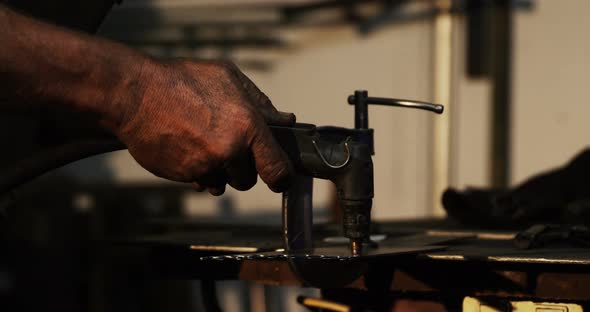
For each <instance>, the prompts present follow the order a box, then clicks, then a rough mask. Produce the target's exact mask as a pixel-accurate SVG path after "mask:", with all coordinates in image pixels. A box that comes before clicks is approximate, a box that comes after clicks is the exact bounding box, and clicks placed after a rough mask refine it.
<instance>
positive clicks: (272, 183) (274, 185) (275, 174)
mask: <svg viewBox="0 0 590 312" xmlns="http://www.w3.org/2000/svg"><path fill="white" fill-rule="evenodd" d="M251 149H252V155H253V156H254V163H255V165H256V171H257V172H258V174H259V175H260V178H261V179H262V181H264V183H266V184H267V185H268V188H270V189H271V190H272V191H273V192H276V193H280V192H284V191H286V190H287V188H288V187H289V184H290V179H291V171H292V170H291V167H290V165H289V160H288V158H287V156H286V154H285V152H283V150H282V149H281V147H280V146H279V145H278V144H277V142H276V141H275V139H274V137H273V136H272V133H271V132H270V129H269V128H268V127H267V126H266V125H262V126H261V127H258V129H257V131H256V133H255V134H254V137H253V139H252V144H251Z"/></svg>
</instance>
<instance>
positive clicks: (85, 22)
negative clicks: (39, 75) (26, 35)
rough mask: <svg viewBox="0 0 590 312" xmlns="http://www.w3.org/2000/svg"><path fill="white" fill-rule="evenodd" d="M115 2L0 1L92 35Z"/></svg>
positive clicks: (25, 12) (26, 12) (33, 15)
mask: <svg viewBox="0 0 590 312" xmlns="http://www.w3.org/2000/svg"><path fill="white" fill-rule="evenodd" d="M116 2H120V1H117V0H0V3H3V4H5V5H7V6H9V7H11V8H12V9H14V10H16V11H19V12H21V13H24V14H27V15H29V16H32V17H35V18H38V19H41V20H44V21H46V22H50V23H53V24H56V25H59V26H63V27H67V28H71V29H76V30H80V31H85V32H88V33H94V32H96V30H97V29H98V27H99V26H100V23H101V22H102V20H103V19H104V17H105V16H106V14H107V13H108V12H109V11H110V9H111V8H112V6H113V4H115V3H116Z"/></svg>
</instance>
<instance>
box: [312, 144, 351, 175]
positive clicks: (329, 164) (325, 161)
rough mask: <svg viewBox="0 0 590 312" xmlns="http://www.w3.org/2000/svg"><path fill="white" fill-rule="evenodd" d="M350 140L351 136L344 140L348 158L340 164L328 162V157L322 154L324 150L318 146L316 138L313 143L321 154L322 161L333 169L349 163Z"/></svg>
mask: <svg viewBox="0 0 590 312" xmlns="http://www.w3.org/2000/svg"><path fill="white" fill-rule="evenodd" d="M349 141H350V137H347V138H346V141H345V142H344V148H345V149H346V160H345V161H344V162H343V163H342V164H339V165H334V164H331V163H329V162H328V160H326V158H325V157H324V155H322V152H321V151H320V148H319V147H318V144H317V143H316V141H315V140H312V141H311V143H312V144H313V147H314V148H315V151H316V152H317V153H318V156H320V159H321V160H322V162H323V163H324V164H325V165H326V166H328V167H330V168H332V169H340V168H343V167H344V166H346V165H348V162H349V161H350V149H349V148H348V142H349Z"/></svg>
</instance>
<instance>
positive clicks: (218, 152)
mask: <svg viewBox="0 0 590 312" xmlns="http://www.w3.org/2000/svg"><path fill="white" fill-rule="evenodd" d="M132 85H133V86H134V87H131V88H126V90H128V91H129V92H126V93H125V92H124V93H123V94H122V95H120V99H123V100H122V103H121V106H120V107H122V109H123V111H124V114H123V115H122V116H121V119H120V120H119V121H118V122H117V123H116V124H118V126H117V128H116V129H114V131H115V133H116V134H117V136H118V137H119V138H120V139H121V140H122V141H123V142H124V143H125V144H126V145H127V147H128V148H129V152H130V153H131V155H133V157H134V158H135V159H136V160H137V162H138V163H139V164H141V165H142V166H143V167H144V168H145V169H147V170H149V171H150V172H152V173H153V174H155V175H157V176H159V177H163V178H166V179H170V180H174V181H180V182H193V185H194V187H195V188H196V189H198V190H203V189H205V188H209V192H210V193H211V194H213V195H220V194H223V192H224V190H225V184H226V183H228V184H229V185H231V186H232V187H234V188H236V189H238V190H247V189H250V188H251V187H252V186H254V184H256V180H257V172H258V173H259V174H260V177H261V178H262V180H263V181H264V182H265V183H266V184H268V186H269V188H270V189H271V190H273V191H277V192H280V191H283V190H284V189H285V188H286V186H287V184H288V178H289V170H288V161H287V159H286V157H285V155H284V153H283V152H282V150H281V149H280V147H279V146H278V144H277V143H276V142H275V141H274V139H273V137H272V135H271V132H270V130H269V128H268V126H267V124H275V125H285V126H289V125H292V124H293V123H294V122H295V116H294V115H293V114H288V113H282V112H279V111H277V110H276V108H275V107H274V106H273V105H272V103H271V102H270V100H269V99H268V97H267V96H266V95H264V93H262V92H261V91H260V90H259V89H258V88H257V87H256V86H255V85H254V83H252V81H250V79H248V78H247V77H246V76H245V75H244V74H243V73H242V72H241V71H240V70H239V69H238V68H237V67H236V66H235V65H233V64H231V63H223V62H190V61H173V62H169V63H158V62H154V61H151V60H150V61H146V63H145V64H143V66H142V69H141V74H140V76H139V77H138V80H137V81H136V82H134V83H133V84H132ZM125 102H126V103H125Z"/></svg>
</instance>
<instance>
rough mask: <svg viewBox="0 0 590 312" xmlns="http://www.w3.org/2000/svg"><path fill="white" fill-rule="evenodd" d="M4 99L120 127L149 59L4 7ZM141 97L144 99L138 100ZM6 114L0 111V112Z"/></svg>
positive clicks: (0, 28) (0, 34) (0, 35)
mask: <svg viewBox="0 0 590 312" xmlns="http://www.w3.org/2000/svg"><path fill="white" fill-rule="evenodd" d="M0 42H2V47H1V48H0V84H1V85H2V86H3V87H2V88H1V90H2V91H1V92H2V94H0V98H4V99H7V101H3V102H5V103H6V104H1V103H2V101H0V105H10V107H7V108H10V109H16V110H29V109H31V105H33V106H36V107H43V106H48V105H59V106H63V107H65V108H67V109H72V110H76V111H81V112H88V113H93V114H96V115H97V118H99V119H100V122H102V123H103V124H104V125H106V126H109V127H114V126H116V125H115V124H116V123H117V122H118V119H119V118H120V116H121V115H122V114H124V113H125V111H126V107H124V104H122V103H123V102H126V99H123V98H122V97H128V96H134V92H130V91H133V90H134V89H138V86H136V84H137V76H138V75H140V72H141V68H142V65H143V63H144V62H145V61H146V60H147V57H145V56H143V55H141V54H139V53H137V52H135V51H133V50H131V49H129V48H127V47H125V46H123V45H120V44H116V43H113V42H110V41H107V40H102V39H98V38H94V37H90V36H87V35H84V34H79V33H76V32H72V31H69V30H66V29H62V28H59V27H57V26H53V25H50V24H46V23H43V22H39V21H36V20H34V19H31V18H28V17H25V16H22V15H20V14H18V13H15V12H13V11H12V10H10V9H8V8H6V7H4V6H2V5H1V4H0ZM135 95H136V96H141V95H139V94H135ZM2 109H3V108H2V107H0V110H2Z"/></svg>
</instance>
